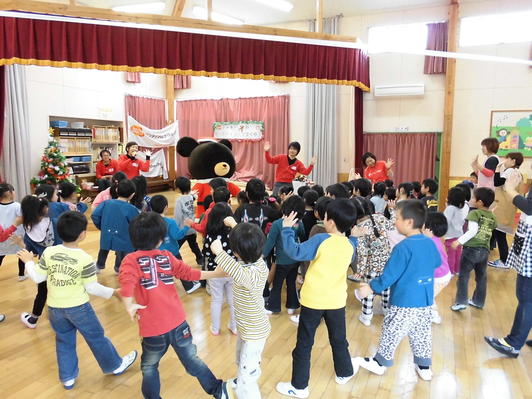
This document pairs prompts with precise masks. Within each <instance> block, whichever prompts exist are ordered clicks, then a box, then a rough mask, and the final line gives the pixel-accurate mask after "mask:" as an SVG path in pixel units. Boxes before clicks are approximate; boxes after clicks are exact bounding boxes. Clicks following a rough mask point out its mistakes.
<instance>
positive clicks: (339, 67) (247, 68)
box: [0, 17, 369, 90]
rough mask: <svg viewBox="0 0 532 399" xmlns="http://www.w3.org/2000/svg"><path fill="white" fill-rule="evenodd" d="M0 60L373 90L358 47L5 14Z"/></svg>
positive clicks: (0, 30)
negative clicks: (331, 85)
mask: <svg viewBox="0 0 532 399" xmlns="http://www.w3.org/2000/svg"><path fill="white" fill-rule="evenodd" d="M0 35H1V36H0V37H1V41H0V65H7V64H14V63H16V64H31V65H46V66H56V67H71V68H90V69H102V70H114V71H128V72H152V73H165V74H177V75H196V76H217V77H229V78H243V79H265V80H278V81H291V82H293V81H296V82H309V83H327V84H341V85H351V86H356V87H359V88H361V89H363V90H369V70H368V58H367V56H366V54H365V53H364V52H362V51H361V50H359V49H349V48H340V47H329V46H320V45H312V44H300V43H286V42H277V41H267V40H256V39H244V38H237V37H226V36H214V35H204V34H196V33H183V32H173V31H164V30H154V29H140V28H130V27H122V26H108V25H94V24H87V23H77V22H65V21H47V20H38V19H29V18H13V17H0Z"/></svg>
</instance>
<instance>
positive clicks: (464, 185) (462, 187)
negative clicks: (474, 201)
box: [454, 183, 471, 202]
mask: <svg viewBox="0 0 532 399" xmlns="http://www.w3.org/2000/svg"><path fill="white" fill-rule="evenodd" d="M454 187H456V188H459V189H460V190H462V192H463V193H464V196H465V200H466V202H469V200H470V199H471V187H470V186H469V184H467V183H459V184H457V185H456V186H454Z"/></svg>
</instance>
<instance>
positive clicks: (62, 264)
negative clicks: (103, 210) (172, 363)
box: [18, 211, 137, 389]
mask: <svg viewBox="0 0 532 399" xmlns="http://www.w3.org/2000/svg"><path fill="white" fill-rule="evenodd" d="M57 231H58V234H59V237H61V239H62V240H63V244H61V245H55V246H53V247H48V248H46V249H45V250H44V252H43V253H42V255H41V259H40V260H39V264H38V265H35V263H34V262H33V254H32V253H30V252H28V251H27V250H25V249H23V250H21V251H19V252H18V257H19V258H20V259H21V260H22V261H23V262H24V263H25V264H26V274H27V275H28V276H29V277H30V278H31V279H32V280H33V281H34V282H35V283H40V282H46V283H47V284H48V313H49V318H50V324H51V326H52V328H53V330H54V331H55V335H56V352H57V364H58V366H59V379H60V380H61V382H62V383H63V386H64V387H65V389H72V388H73V387H74V384H75V382H76V378H77V377H78V374H79V369H78V357H77V354H76V335H77V334H76V333H77V332H78V331H79V332H80V333H81V335H82V336H83V338H84V339H85V341H86V342H87V344H88V345H89V348H90V349H91V351H92V353H93V355H94V357H95V358H96V360H97V361H98V364H99V366H100V368H101V369H102V371H103V372H104V373H105V374H115V375H118V374H122V373H123V372H124V371H126V370H127V369H128V367H129V366H131V364H133V362H134V361H135V359H136V358H137V351H131V352H130V353H128V354H127V355H126V356H124V357H123V358H121V357H120V356H119V355H118V353H117V351H116V349H115V347H114V345H113V344H112V343H111V341H110V340H109V339H108V338H107V337H106V336H105V335H104V331H103V328H102V326H101V325H100V322H99V320H98V317H97V316H96V314H95V313H94V310H93V309H92V306H91V305H90V302H89V295H88V294H91V295H97V296H100V297H102V298H106V299H109V298H111V296H113V295H116V294H115V293H116V291H115V290H114V289H112V288H109V287H105V286H103V285H100V284H99V283H98V282H97V280H96V265H95V264H94V260H93V259H92V257H91V256H90V255H89V254H87V253H86V252H85V251H83V250H82V249H81V248H79V243H80V242H81V241H83V240H84V239H85V237H86V234H87V218H86V217H85V216H84V215H82V214H81V213H79V212H75V211H69V212H65V213H64V214H63V215H61V217H59V220H58V221H57Z"/></svg>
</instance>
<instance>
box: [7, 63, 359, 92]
mask: <svg viewBox="0 0 532 399" xmlns="http://www.w3.org/2000/svg"><path fill="white" fill-rule="evenodd" d="M13 64H20V65H37V66H51V67H57V68H81V69H99V70H101V71H122V72H144V73H157V74H165V75H192V76H208V77H218V78H235V79H253V80H274V81H279V82H305V83H319V84H332V85H346V86H354V87H358V88H359V89H362V90H363V91H369V87H368V86H366V85H365V84H364V83H362V82H359V81H357V80H338V79H317V78H298V77H295V76H275V75H264V74H260V75H254V74H251V73H229V72H208V71H193V70H191V69H189V70H183V69H168V68H155V67H140V66H137V67H130V66H127V65H109V64H106V65H101V64H96V63H85V62H70V61H49V60H37V59H35V58H29V59H25V58H18V57H13V58H2V59H0V65H13Z"/></svg>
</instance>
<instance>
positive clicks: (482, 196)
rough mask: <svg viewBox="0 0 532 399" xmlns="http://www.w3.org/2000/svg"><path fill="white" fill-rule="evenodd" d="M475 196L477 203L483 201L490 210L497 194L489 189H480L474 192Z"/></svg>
mask: <svg viewBox="0 0 532 399" xmlns="http://www.w3.org/2000/svg"><path fill="white" fill-rule="evenodd" d="M473 195H474V196H475V199H476V200H477V201H482V204H484V206H485V207H486V208H489V207H490V206H491V204H493V201H495V192H494V191H493V190H492V189H491V188H488V187H478V188H475V191H473Z"/></svg>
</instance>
